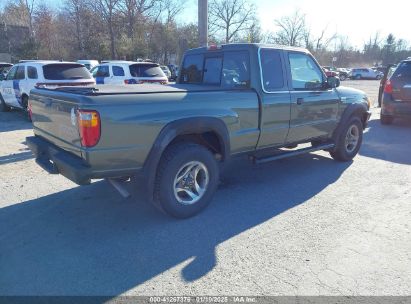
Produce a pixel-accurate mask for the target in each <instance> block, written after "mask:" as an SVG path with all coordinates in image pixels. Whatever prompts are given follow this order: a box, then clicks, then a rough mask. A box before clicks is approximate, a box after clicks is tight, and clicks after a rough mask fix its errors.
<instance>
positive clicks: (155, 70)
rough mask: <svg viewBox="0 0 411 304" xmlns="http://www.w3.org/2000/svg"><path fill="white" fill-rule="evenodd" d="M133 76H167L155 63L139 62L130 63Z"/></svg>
mask: <svg viewBox="0 0 411 304" xmlns="http://www.w3.org/2000/svg"><path fill="white" fill-rule="evenodd" d="M130 74H131V76H132V77H150V78H151V77H165V75H164V72H163V70H162V69H161V68H160V66H159V65H158V64H155V63H143V64H141V63H137V64H132V65H130Z"/></svg>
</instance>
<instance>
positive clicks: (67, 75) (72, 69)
mask: <svg viewBox="0 0 411 304" xmlns="http://www.w3.org/2000/svg"><path fill="white" fill-rule="evenodd" d="M43 73H44V78H45V79H48V80H77V79H91V78H92V77H91V74H90V73H89V71H88V70H87V68H86V67H85V66H83V65H81V64H77V63H73V64H67V63H64V64H61V63H56V64H48V65H45V66H43Z"/></svg>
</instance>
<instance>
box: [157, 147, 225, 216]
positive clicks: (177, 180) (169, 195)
mask: <svg viewBox="0 0 411 304" xmlns="http://www.w3.org/2000/svg"><path fill="white" fill-rule="evenodd" d="M218 179H219V169H218V164H217V161H216V159H215V157H214V155H213V154H212V153H211V151H209V150H208V149H207V148H205V147H204V146H201V145H198V144H194V143H181V144H175V145H173V146H171V147H169V148H167V150H166V151H165V152H164V154H163V156H162V158H161V161H160V164H159V167H158V171H157V176H156V181H155V188H154V203H155V205H156V207H157V208H159V209H160V210H162V211H163V212H165V213H167V214H168V215H171V216H173V217H176V218H188V217H192V216H194V215H196V214H197V213H199V212H201V211H202V210H203V209H205V208H206V207H207V206H208V204H209V203H210V201H211V199H212V197H213V194H214V192H215V191H216V189H217V185H218Z"/></svg>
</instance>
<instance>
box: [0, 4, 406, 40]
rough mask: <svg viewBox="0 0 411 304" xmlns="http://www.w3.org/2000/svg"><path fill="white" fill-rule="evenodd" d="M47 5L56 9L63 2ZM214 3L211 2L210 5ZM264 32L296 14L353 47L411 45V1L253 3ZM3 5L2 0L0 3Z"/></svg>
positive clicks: (193, 14)
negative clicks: (392, 40)
mask: <svg viewBox="0 0 411 304" xmlns="http://www.w3.org/2000/svg"><path fill="white" fill-rule="evenodd" d="M37 1H38V2H42V1H46V2H49V3H51V4H53V5H54V6H56V5H58V3H62V2H63V0H37ZM210 1H211V0H209V2H210ZM251 1H252V2H254V3H255V4H256V6H257V8H258V10H257V14H258V17H259V19H260V22H261V26H262V29H263V31H264V32H266V31H274V30H276V28H275V26H274V20H275V19H278V18H281V17H282V16H287V15H291V14H292V13H293V12H294V11H295V10H297V9H298V10H300V11H301V12H303V13H305V14H306V19H307V23H308V25H309V26H310V28H311V29H312V31H313V34H318V33H320V32H321V30H322V29H323V28H324V27H327V33H329V34H330V35H332V34H334V33H338V34H340V35H344V36H348V38H349V41H350V43H351V44H352V45H353V46H356V47H358V48H362V46H363V43H364V41H367V40H368V39H369V37H370V36H371V35H373V34H374V33H376V32H377V31H379V32H380V34H381V36H382V37H386V36H387V35H388V34H389V33H393V34H394V35H395V36H396V37H397V38H403V39H405V40H407V41H408V42H409V43H411V0H391V1H377V0H338V1H337V0H328V1H324V0H251ZM0 2H3V0H0ZM185 7H186V8H185V10H184V12H183V14H182V16H181V17H180V21H181V22H185V23H188V22H197V0H187V1H186V5H185Z"/></svg>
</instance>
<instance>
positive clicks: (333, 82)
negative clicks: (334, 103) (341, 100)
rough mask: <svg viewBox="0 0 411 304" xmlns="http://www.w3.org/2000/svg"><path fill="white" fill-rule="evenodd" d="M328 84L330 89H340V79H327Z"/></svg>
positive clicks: (333, 77) (334, 77) (331, 77)
mask: <svg viewBox="0 0 411 304" xmlns="http://www.w3.org/2000/svg"><path fill="white" fill-rule="evenodd" d="M327 83H328V86H329V87H330V88H338V87H339V86H340V83H341V82H340V78H338V77H336V76H330V77H327Z"/></svg>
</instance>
